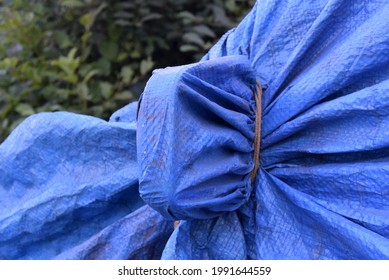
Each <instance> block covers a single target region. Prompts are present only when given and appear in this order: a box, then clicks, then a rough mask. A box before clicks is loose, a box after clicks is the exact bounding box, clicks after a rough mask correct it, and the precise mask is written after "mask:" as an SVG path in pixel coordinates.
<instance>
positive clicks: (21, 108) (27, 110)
mask: <svg viewBox="0 0 389 280" xmlns="http://www.w3.org/2000/svg"><path fill="white" fill-rule="evenodd" d="M15 111H16V112H18V113H19V114H20V115H21V116H24V117H27V116H31V115H32V114H35V111H34V109H33V108H32V106H31V105H30V104H27V103H21V104H19V105H17V106H16V107H15Z"/></svg>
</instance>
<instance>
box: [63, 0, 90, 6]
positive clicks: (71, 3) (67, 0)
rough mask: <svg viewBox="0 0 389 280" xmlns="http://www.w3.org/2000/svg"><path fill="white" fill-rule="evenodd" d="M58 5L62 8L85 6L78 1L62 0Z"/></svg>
mask: <svg viewBox="0 0 389 280" xmlns="http://www.w3.org/2000/svg"><path fill="white" fill-rule="evenodd" d="M60 4H61V5H62V6H66V7H70V8H79V7H83V6H85V4H84V3H83V2H82V1H78V0H63V1H60Z"/></svg>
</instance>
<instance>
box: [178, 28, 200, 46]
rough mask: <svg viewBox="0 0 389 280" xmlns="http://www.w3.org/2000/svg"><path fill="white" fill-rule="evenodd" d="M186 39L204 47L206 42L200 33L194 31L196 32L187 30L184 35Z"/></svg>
mask: <svg viewBox="0 0 389 280" xmlns="http://www.w3.org/2000/svg"><path fill="white" fill-rule="evenodd" d="M182 38H183V39H184V41H186V42H188V43H194V44H196V45H199V46H200V47H203V46H204V44H205V42H204V40H203V39H202V38H201V37H200V36H199V34H197V33H194V32H187V33H185V34H184V36H182Z"/></svg>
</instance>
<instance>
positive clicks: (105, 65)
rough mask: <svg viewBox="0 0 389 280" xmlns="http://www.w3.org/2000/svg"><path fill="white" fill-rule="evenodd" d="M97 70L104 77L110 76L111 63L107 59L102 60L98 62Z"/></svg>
mask: <svg viewBox="0 0 389 280" xmlns="http://www.w3.org/2000/svg"><path fill="white" fill-rule="evenodd" d="M95 68H96V69H97V70H98V71H99V73H100V74H101V75H103V76H109V75H110V74H111V62H109V60H108V59H106V58H100V59H99V60H98V61H97V62H96V66H95Z"/></svg>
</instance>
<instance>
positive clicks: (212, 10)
mask: <svg viewBox="0 0 389 280" xmlns="http://www.w3.org/2000/svg"><path fill="white" fill-rule="evenodd" d="M254 2H255V1H254V0H240V1H239V0H227V1H221V0H220V1H219V0H158V1H157V0H126V1H124V0H116V1H115V0H112V1H103V0H63V1H44V0H40V1H26V0H14V1H1V0H0V142H1V141H2V140H4V139H5V137H6V136H7V135H8V134H9V133H10V131H12V129H14V128H15V127H16V126H17V125H18V124H19V123H20V122H21V121H22V120H23V119H24V118H26V117H28V116H29V115H31V114H34V113H37V112H43V111H58V110H65V111H71V112H77V113H83V114H87V115H94V116H97V117H100V118H104V119H107V118H108V117H109V116H110V115H111V113H112V112H113V111H115V110H117V109H119V108H120V107H122V106H124V105H125V104H127V103H129V102H130V101H133V100H134V99H137V98H138V96H139V94H140V92H141V91H142V90H143V87H144V85H145V82H146V81H147V79H148V78H149V77H150V73H151V71H152V69H154V68H160V67H166V66H174V65H180V64H187V63H191V62H194V61H197V60H199V59H200V58H201V56H202V55H204V54H205V52H206V51H207V50H208V49H209V48H210V47H211V46H212V45H213V44H214V42H215V41H216V40H217V39H218V38H219V37H220V36H221V35H222V34H223V33H224V32H226V31H227V30H228V29H230V28H232V27H233V26H235V25H236V24H237V23H238V22H239V21H240V20H241V19H242V18H243V16H244V15H245V14H247V12H248V11H249V9H250V8H251V7H252V6H253V4H254Z"/></svg>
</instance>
